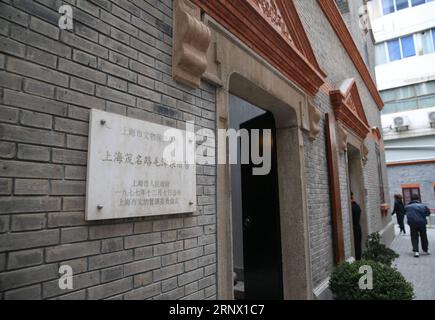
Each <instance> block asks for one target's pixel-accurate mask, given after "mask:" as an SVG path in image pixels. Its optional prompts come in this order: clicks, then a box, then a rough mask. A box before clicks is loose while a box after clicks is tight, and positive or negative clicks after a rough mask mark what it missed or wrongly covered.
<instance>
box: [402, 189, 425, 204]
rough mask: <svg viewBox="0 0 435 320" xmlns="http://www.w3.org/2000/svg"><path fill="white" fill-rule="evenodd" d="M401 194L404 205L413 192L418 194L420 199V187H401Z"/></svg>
mask: <svg viewBox="0 0 435 320" xmlns="http://www.w3.org/2000/svg"><path fill="white" fill-rule="evenodd" d="M402 194H403V203H404V204H405V205H407V204H408V203H410V202H411V197H412V196H413V195H415V194H416V195H418V198H419V199H420V200H421V196H420V187H418V186H412V187H411V186H410V187H403V188H402Z"/></svg>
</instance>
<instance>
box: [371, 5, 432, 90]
mask: <svg viewBox="0 0 435 320" xmlns="http://www.w3.org/2000/svg"><path fill="white" fill-rule="evenodd" d="M434 3H435V2H434ZM375 72H376V83H377V86H378V90H380V91H381V90H386V89H391V88H397V87H402V86H408V85H411V84H414V83H420V82H426V81H430V80H434V79H435V53H431V54H426V55H423V56H414V57H410V58H405V59H402V60H397V61H393V62H390V63H387V64H382V65H379V66H376V67H375Z"/></svg>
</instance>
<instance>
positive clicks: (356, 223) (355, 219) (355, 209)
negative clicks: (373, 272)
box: [351, 192, 362, 260]
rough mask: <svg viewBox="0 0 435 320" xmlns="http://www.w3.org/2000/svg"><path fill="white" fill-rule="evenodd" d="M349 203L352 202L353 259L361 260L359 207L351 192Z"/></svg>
mask: <svg viewBox="0 0 435 320" xmlns="http://www.w3.org/2000/svg"><path fill="white" fill-rule="evenodd" d="M351 201H352V225H353V239H354V245H355V259H356V260H361V251H362V250H361V238H362V231H361V224H360V220H361V207H360V206H359V204H358V203H357V202H356V201H355V198H354V196H353V192H351Z"/></svg>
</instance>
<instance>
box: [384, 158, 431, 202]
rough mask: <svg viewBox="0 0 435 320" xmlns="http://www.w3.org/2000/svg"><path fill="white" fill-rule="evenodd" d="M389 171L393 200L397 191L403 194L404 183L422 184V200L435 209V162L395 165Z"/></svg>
mask: <svg viewBox="0 0 435 320" xmlns="http://www.w3.org/2000/svg"><path fill="white" fill-rule="evenodd" d="M387 171H388V181H389V185H390V198H391V201H393V199H394V195H395V194H396V193H398V194H402V188H401V185H402V184H420V195H421V201H422V202H423V203H424V204H426V205H427V206H429V207H430V208H433V209H435V186H434V183H435V164H433V163H430V164H416V165H409V166H394V167H388V170H387ZM391 205H393V203H392V204H391Z"/></svg>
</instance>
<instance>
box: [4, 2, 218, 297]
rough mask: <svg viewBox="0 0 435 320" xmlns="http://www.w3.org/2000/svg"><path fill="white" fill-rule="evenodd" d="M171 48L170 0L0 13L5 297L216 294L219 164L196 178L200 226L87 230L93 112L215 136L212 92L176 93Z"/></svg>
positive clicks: (153, 221)
mask: <svg viewBox="0 0 435 320" xmlns="http://www.w3.org/2000/svg"><path fill="white" fill-rule="evenodd" d="M64 3H69V4H71V5H72V6H73V15H74V30H73V32H71V31H62V30H60V29H59V28H58V19H59V16H60V14H59V13H58V12H57V11H58V8H59V7H60V6H61V5H62V4H64ZM171 46H172V1H171V0H158V1H156V0H141V1H136V0H134V1H133V0H132V1H127V0H116V1H114V0H113V1H100V0H68V1H60V0H35V1H28V0H2V1H1V2H0V52H1V53H0V87H1V88H0V94H1V100H0V139H1V141H0V163H1V164H0V297H2V298H4V299H15V298H20V299H174V298H177V299H181V298H186V299H189V298H190V299H192V298H201V299H209V298H215V297H216V276H215V275H216V235H215V234H216V207H215V194H216V190H215V172H216V171H215V168H214V167H213V166H198V168H197V184H198V188H197V195H198V199H197V200H198V210H197V211H196V212H195V213H194V214H193V215H192V214H187V215H186V214H185V215H176V216H171V217H169V216H168V217H159V218H135V219H123V220H114V221H103V222H86V221H85V219H84V202H85V185H86V182H85V179H86V161H87V134H88V117H89V108H97V109H102V110H106V111H109V112H114V113H118V114H122V115H126V116H129V117H132V118H138V119H144V120H148V121H152V122H155V123H160V124H165V125H168V126H172V127H180V128H184V121H186V120H194V121H195V123H196V124H197V128H196V129H199V128H202V127H204V128H210V129H214V128H215V89H214V88H213V87H212V86H210V85H208V84H206V83H202V85H201V88H200V89H197V90H192V89H189V88H187V87H185V86H183V85H179V84H177V83H176V82H174V81H173V80H172V77H171V50H172V49H171ZM64 264H68V265H70V266H71V267H72V268H73V272H74V278H73V285H74V289H73V290H60V289H59V286H58V278H59V276H60V275H59V273H58V271H59V267H60V266H61V265H64Z"/></svg>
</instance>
